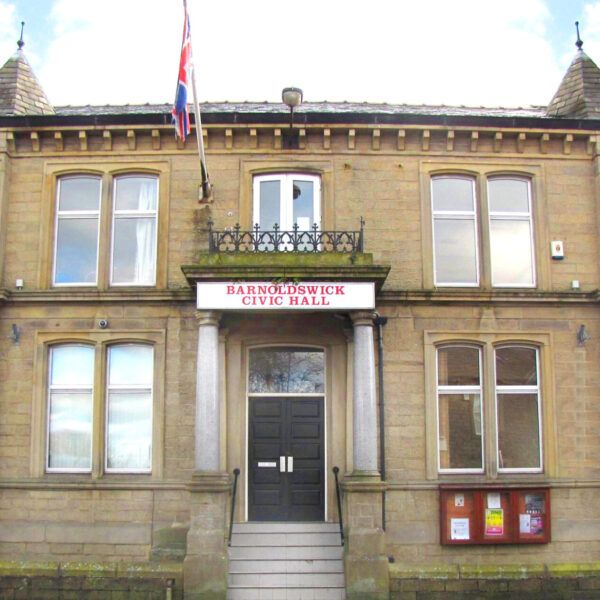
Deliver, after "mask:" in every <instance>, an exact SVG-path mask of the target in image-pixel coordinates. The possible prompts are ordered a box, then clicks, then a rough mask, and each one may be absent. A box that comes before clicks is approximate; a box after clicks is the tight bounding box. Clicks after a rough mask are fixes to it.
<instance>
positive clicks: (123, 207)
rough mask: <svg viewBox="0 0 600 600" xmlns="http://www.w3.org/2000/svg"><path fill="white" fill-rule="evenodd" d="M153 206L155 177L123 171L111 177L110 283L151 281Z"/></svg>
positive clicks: (155, 203)
mask: <svg viewBox="0 0 600 600" xmlns="http://www.w3.org/2000/svg"><path fill="white" fill-rule="evenodd" d="M157 210H158V180H157V179H156V177H146V176H145V177H141V176H139V175H136V176H131V175H126V176H123V177H117V179H115V182H114V204H113V227H112V238H113V240H112V242H113V243H112V261H111V266H112V274H111V283H113V284H118V285H124V284H129V285H152V284H154V282H155V279H156V216H157Z"/></svg>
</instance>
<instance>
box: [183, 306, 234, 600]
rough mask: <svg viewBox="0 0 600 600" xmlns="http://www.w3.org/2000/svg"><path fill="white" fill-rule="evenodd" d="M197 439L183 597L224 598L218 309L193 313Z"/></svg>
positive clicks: (225, 496)
mask: <svg viewBox="0 0 600 600" xmlns="http://www.w3.org/2000/svg"><path fill="white" fill-rule="evenodd" d="M197 318H198V356H197V359H196V360H197V362H196V377H197V379H196V427H195V434H196V441H195V449H194V476H193V478H192V481H191V482H190V484H189V485H188V491H189V492H190V528H189V530H188V534H187V543H186V557H185V560H184V565H183V579H184V581H183V586H184V598H185V600H214V599H220V600H225V597H226V594H227V569H228V557H227V544H226V534H227V513H228V510H227V509H228V505H229V502H228V500H229V493H230V487H231V485H230V477H229V475H228V474H227V473H223V472H220V471H219V468H220V452H219V444H220V428H221V402H220V396H221V394H220V379H219V313H216V312H213V311H206V312H201V311H199V312H198V313H197Z"/></svg>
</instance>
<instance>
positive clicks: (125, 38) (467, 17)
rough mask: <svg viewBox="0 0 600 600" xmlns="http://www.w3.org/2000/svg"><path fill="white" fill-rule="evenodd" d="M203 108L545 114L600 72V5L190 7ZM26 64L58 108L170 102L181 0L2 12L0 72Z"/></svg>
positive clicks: (223, 1) (567, 1) (445, 2)
mask: <svg viewBox="0 0 600 600" xmlns="http://www.w3.org/2000/svg"><path fill="white" fill-rule="evenodd" d="M187 1H188V9H189V13H190V20H191V32H192V44H193V53H194V61H195V65H196V80H197V87H198V97H199V101H200V102H205V101H209V102H222V101H231V102H234V101H244V100H249V101H265V100H266V101H270V102H278V101H280V99H281V90H282V89H283V88H284V87H286V86H294V87H300V88H302V90H303V91H304V100H305V101H323V100H328V101H344V100H347V101H349V102H387V103H390V104H429V105H436V104H445V105H466V106H503V107H518V106H523V107H526V106H531V105H546V104H548V103H549V102H550V100H551V98H552V96H553V94H554V92H555V91H556V89H557V88H558V85H559V84H560V81H561V79H562V77H563V75H564V73H565V72H566V69H567V68H568V66H569V64H570V62H571V60H572V59H573V57H574V56H575V53H576V47H575V41H576V32H575V26H574V23H575V21H579V22H580V31H581V37H582V39H583V41H584V46H583V49H584V51H585V52H586V53H587V54H588V55H589V56H590V57H591V58H592V59H594V60H595V61H596V62H598V63H600V0H369V1H365V0H302V1H301V2H285V1H284V0H187ZM21 21H25V33H24V40H25V46H24V49H23V50H24V52H25V55H26V56H27V59H28V60H29V63H30V64H31V66H32V67H33V70H34V72H35V73H36V75H37V77H38V79H39V81H40V83H41V84H42V87H43V89H44V90H45V92H46V94H47V96H48V98H49V99H50V102H51V103H52V104H53V105H55V106H64V105H68V104H70V105H85V104H143V103H146V102H150V103H162V102H165V103H172V102H173V99H174V94H175V85H176V77H177V69H178V64H179V54H180V49H181V38H182V29H183V1H182V0H0V64H3V63H4V61H5V60H7V59H8V58H9V57H10V56H11V55H13V54H14V53H15V51H16V48H17V46H16V41H17V40H18V39H19V35H20V29H21V25H20V23H21Z"/></svg>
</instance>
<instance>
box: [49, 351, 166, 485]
mask: <svg viewBox="0 0 600 600" xmlns="http://www.w3.org/2000/svg"><path fill="white" fill-rule="evenodd" d="M106 355H107V356H106V361H107V364H108V367H107V373H106V375H105V384H103V385H102V386H101V387H102V389H101V390H97V389H96V388H95V386H94V382H95V381H96V377H95V373H96V370H97V369H99V368H100V367H98V366H97V360H96V353H95V348H94V346H92V345H84V344H60V345H57V346H53V347H51V348H50V353H49V369H48V371H49V377H48V410H47V415H48V428H47V461H46V470H47V471H49V472H84V473H87V472H90V471H91V470H92V463H93V461H94V459H96V460H97V461H98V462H100V456H101V455H102V456H104V470H105V471H106V472H150V471H151V469H152V414H153V410H152V406H153V380H154V351H153V347H152V346H150V345H146V344H116V345H113V346H108V347H107V349H106ZM97 414H104V415H105V428H104V430H105V443H104V444H103V445H102V446H101V445H100V444H99V442H98V440H97V436H96V435H94V431H99V427H98V424H96V425H94V421H95V415H97Z"/></svg>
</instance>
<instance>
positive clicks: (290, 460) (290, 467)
mask: <svg viewBox="0 0 600 600" xmlns="http://www.w3.org/2000/svg"><path fill="white" fill-rule="evenodd" d="M287 459H288V461H287V462H288V465H287V467H288V468H287V472H288V473H293V472H294V457H293V456H288V457H287Z"/></svg>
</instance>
